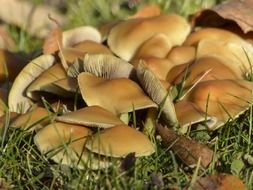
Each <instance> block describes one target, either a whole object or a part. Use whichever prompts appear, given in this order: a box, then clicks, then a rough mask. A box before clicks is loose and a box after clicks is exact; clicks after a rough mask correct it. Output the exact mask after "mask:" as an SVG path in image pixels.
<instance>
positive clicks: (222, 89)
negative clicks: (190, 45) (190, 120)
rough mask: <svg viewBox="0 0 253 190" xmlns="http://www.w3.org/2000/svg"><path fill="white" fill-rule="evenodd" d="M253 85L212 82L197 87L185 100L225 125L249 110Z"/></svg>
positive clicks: (241, 82) (233, 82) (239, 82)
mask: <svg viewBox="0 0 253 190" xmlns="http://www.w3.org/2000/svg"><path fill="white" fill-rule="evenodd" d="M252 89H253V83H252V82H249V81H245V80H229V79H227V80H212V81H204V82H201V83H199V84H197V85H196V86H195V88H193V89H192V91H191V92H190V93H189V94H188V95H187V96H186V97H185V99H184V100H187V101H191V102H193V103H194V104H195V105H196V106H198V107H199V108H200V110H201V111H203V112H206V113H207V114H208V115H210V116H212V117H216V118H217V119H218V123H217V124H216V125H215V126H214V127H213V128H212V129H215V127H217V125H218V124H219V123H225V122H226V121H227V120H229V119H233V118H235V117H237V116H238V115H239V114H241V113H242V112H244V111H245V110H247V109H248V108H249V106H250V102H251V101H252Z"/></svg>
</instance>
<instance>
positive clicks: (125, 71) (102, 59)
mask: <svg viewBox="0 0 253 190" xmlns="http://www.w3.org/2000/svg"><path fill="white" fill-rule="evenodd" d="M81 72H89V73H92V74H94V75H96V76H98V77H104V78H108V79H113V78H121V77H124V78H131V77H134V75H135V70H134V68H133V66H132V65H131V64H130V63H128V62H126V61H124V60H122V59H120V58H118V57H115V56H113V55H108V54H91V55H90V54H86V55H85V56H84V59H83V61H80V60H77V61H75V63H74V64H73V65H71V66H70V67H69V68H68V76H71V77H77V76H78V75H79V74H80V73H81Z"/></svg>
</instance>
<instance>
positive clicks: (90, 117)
mask: <svg viewBox="0 0 253 190" xmlns="http://www.w3.org/2000/svg"><path fill="white" fill-rule="evenodd" d="M56 120H57V121H61V122H65V123H70V124H78V125H84V126H89V127H98V128H99V127H101V128H109V127H113V126H115V125H120V124H124V123H123V122H122V121H121V120H120V119H119V118H117V117H116V116H115V115H113V114H112V113H111V112H109V111H107V110H106V109H104V108H102V107H100V106H89V107H85V108H81V109H79V110H76V111H73V112H69V113H66V114H64V115H62V116H58V117H57V118H56Z"/></svg>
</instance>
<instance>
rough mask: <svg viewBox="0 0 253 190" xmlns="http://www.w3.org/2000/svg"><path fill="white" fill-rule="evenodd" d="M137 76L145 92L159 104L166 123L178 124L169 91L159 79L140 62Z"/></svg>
mask: <svg viewBox="0 0 253 190" xmlns="http://www.w3.org/2000/svg"><path fill="white" fill-rule="evenodd" d="M137 77H138V79H139V81H140V83H141V85H142V87H143V89H144V90H145V91H146V92H147V94H148V95H149V96H150V97H151V99H152V100H153V101H154V102H155V103H156V104H158V105H159V107H160V109H161V110H162V113H163V117H164V119H165V121H166V122H167V124H168V125H170V126H175V125H178V120H177V116H176V112H175V108H174V104H173V101H172V98H171V92H170V91H167V90H166V88H164V86H163V84H162V83H161V82H160V81H159V79H158V78H157V77H156V76H155V75H154V73H153V72H152V71H150V70H149V69H148V68H147V67H146V66H145V64H143V63H140V64H139V65H138V68H137Z"/></svg>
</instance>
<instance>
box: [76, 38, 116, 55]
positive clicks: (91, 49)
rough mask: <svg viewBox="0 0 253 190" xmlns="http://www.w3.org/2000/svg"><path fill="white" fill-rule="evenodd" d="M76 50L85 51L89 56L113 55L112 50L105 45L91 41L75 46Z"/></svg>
mask: <svg viewBox="0 0 253 190" xmlns="http://www.w3.org/2000/svg"><path fill="white" fill-rule="evenodd" d="M73 47H74V48H76V49H80V50H81V51H84V52H86V53H89V54H111V55H112V52H111V50H110V49H109V48H108V47H106V46H105V45H103V44H101V43H98V42H95V41H91V40H85V41H82V42H80V43H78V44H76V45H74V46H73Z"/></svg>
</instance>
